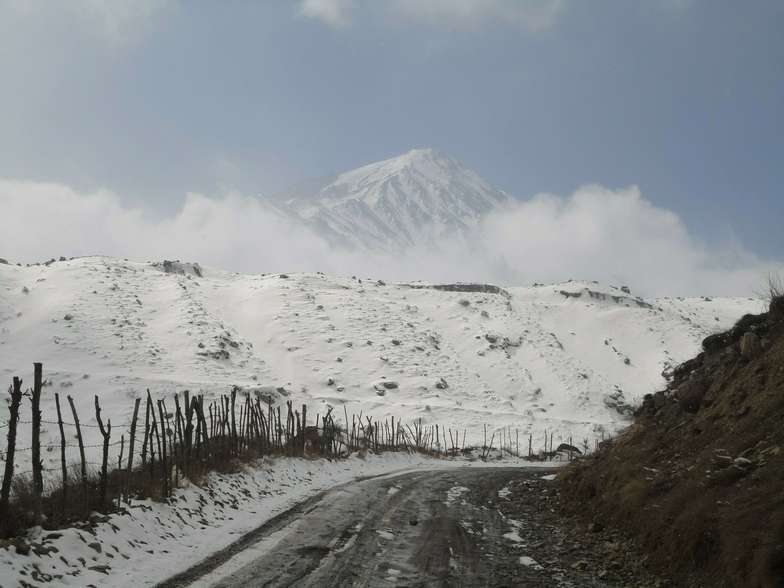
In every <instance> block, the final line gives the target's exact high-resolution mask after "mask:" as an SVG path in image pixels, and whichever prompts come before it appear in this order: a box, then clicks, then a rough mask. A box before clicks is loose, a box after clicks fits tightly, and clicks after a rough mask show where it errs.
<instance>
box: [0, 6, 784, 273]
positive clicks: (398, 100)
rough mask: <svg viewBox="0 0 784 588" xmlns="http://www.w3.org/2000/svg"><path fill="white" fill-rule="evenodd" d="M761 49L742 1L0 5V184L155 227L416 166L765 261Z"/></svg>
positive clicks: (768, 249)
mask: <svg viewBox="0 0 784 588" xmlns="http://www.w3.org/2000/svg"><path fill="white" fill-rule="evenodd" d="M783 30H784V3H781V2H778V1H766V0H757V1H751V2H732V1H724V0H710V1H708V0H702V1H701V0H650V1H646V2H627V1H610V0H606V1H605V0H597V1H593V2H584V1H578V0H484V1H482V0H430V1H429V2H415V1H413V0H377V1H373V2H364V1H362V0H305V1H304V2H303V1H299V0H298V1H291V2H284V1H272V0H270V1H267V2H251V1H245V0H234V1H232V2H177V1H175V0H151V1H141V2H124V1H120V0H117V1H108V0H74V1H73V2H69V3H57V4H56V3H48V2H42V1H41V2H39V1H37V0H31V1H30V2H22V1H21V0H0V38H2V39H3V41H2V46H1V48H0V69H2V72H3V77H4V83H3V87H4V91H3V92H1V93H0V153H2V157H0V177H2V178H6V179H14V180H29V181H37V182H42V181H47V182H57V183H59V184H63V185H67V186H69V187H71V188H73V189H75V190H83V191H91V190H97V189H107V190H111V191H112V192H114V193H116V194H119V195H120V198H121V199H122V201H123V202H124V203H127V204H128V206H138V207H142V208H143V209H144V210H145V214H148V215H152V216H155V215H164V216H165V215H166V214H171V213H172V212H173V211H175V210H177V209H178V208H179V207H180V206H181V205H182V202H183V200H184V198H185V194H186V192H192V191H195V192H201V193H204V194H217V193H219V192H221V191H224V190H227V189H233V190H239V191H241V192H243V193H246V194H254V193H274V192H276V191H278V190H281V189H283V188H285V187H287V186H288V185H290V184H292V183H294V182H296V181H298V180H301V179H304V178H308V177H315V176H320V175H326V174H331V173H334V172H336V171H340V170H345V169H349V168H353V167H357V166H359V165H361V164H363V163H367V162H370V161H374V160H378V159H383V158H386V157H389V156H393V155H396V154H398V153H401V152H404V151H407V150H408V149H410V148H412V147H422V146H432V147H436V148H438V149H439V150H441V151H443V152H446V153H449V154H451V155H453V156H455V157H457V158H458V159H460V160H462V161H463V162H465V163H466V164H468V165H469V166H470V167H473V168H474V169H476V170H477V171H478V172H479V173H480V174H481V175H483V176H484V177H485V178H486V179H488V180H489V181H490V182H491V183H493V184H495V185H496V186H498V187H500V188H502V189H505V190H507V191H508V192H510V193H512V194H514V195H516V196H518V197H520V198H524V199H525V198H530V197H532V196H533V195H535V194H537V193H540V192H551V193H556V194H561V195H565V194H569V193H571V192H572V191H574V190H575V189H576V188H578V187H579V186H580V185H583V184H586V183H598V184H601V185H603V186H606V187H608V188H622V187H625V186H629V185H638V186H639V187H640V189H641V191H642V194H643V195H644V197H645V198H646V199H647V200H649V201H650V202H652V203H653V204H654V205H656V206H659V207H661V208H665V209H668V210H671V211H673V212H675V213H676V214H677V215H678V216H679V217H680V218H681V219H682V220H683V221H684V222H685V223H686V225H687V226H688V227H689V230H690V231H691V233H692V235H693V237H694V238H695V239H697V240H699V241H701V242H708V243H712V242H722V243H724V242H727V241H737V242H740V243H742V244H743V245H744V246H745V247H746V248H747V249H748V250H749V251H751V252H753V253H755V254H756V255H758V256H761V257H763V258H773V259H780V258H781V257H782V255H781V251H782V249H784V232H783V231H781V224H782V220H783V219H784V195H782V185H784V35H782V34H781V32H782V31H783Z"/></svg>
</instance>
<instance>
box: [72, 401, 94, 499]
mask: <svg viewBox="0 0 784 588" xmlns="http://www.w3.org/2000/svg"><path fill="white" fill-rule="evenodd" d="M68 404H70V405H71V414H73V419H74V425H75V426H76V439H77V441H78V442H79V457H80V458H81V460H82V491H83V492H84V506H85V514H89V513H90V493H89V489H88V488H87V461H86V460H85V459H84V441H83V440H82V427H81V426H80V425H79V415H78V414H77V413H76V407H75V406H74V401H73V398H71V397H70V396H69V397H68Z"/></svg>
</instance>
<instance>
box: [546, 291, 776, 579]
mask: <svg viewBox="0 0 784 588" xmlns="http://www.w3.org/2000/svg"><path fill="white" fill-rule="evenodd" d="M783 306H784V300H782V299H781V298H779V299H778V300H776V299H774V303H772V304H771V310H770V312H768V313H766V314H762V315H747V316H745V317H743V318H742V319H741V320H740V321H739V322H738V323H737V324H736V326H735V327H733V328H732V329H731V330H729V331H727V332H725V333H721V334H718V335H712V336H710V337H708V338H707V339H706V340H705V341H704V342H703V348H704V351H703V353H700V354H699V355H698V356H697V357H696V358H694V359H691V360H689V361H687V362H686V363H684V364H683V365H681V366H679V367H678V368H677V369H676V370H675V372H674V374H673V378H672V381H671V382H670V385H669V386H668V387H667V389H666V390H664V391H660V392H656V393H655V394H649V395H648V396H646V398H645V400H644V402H643V405H642V407H641V408H640V409H639V410H638V411H637V414H636V419H635V422H634V424H633V425H632V426H631V427H630V428H629V429H628V430H627V431H625V432H624V433H623V434H622V435H620V436H619V437H618V438H617V439H615V440H613V441H612V442H608V443H606V444H605V445H604V446H603V447H602V448H601V449H600V451H598V452H597V453H596V454H595V455H594V456H592V457H590V458H588V459H586V460H582V461H581V462H579V463H576V464H574V465H573V466H571V467H570V468H568V469H567V470H566V471H564V472H563V473H562V474H561V475H560V476H559V484H560V493H561V497H562V502H563V506H564V508H565V509H566V510H567V511H571V512H577V513H581V516H582V517H584V518H585V521H586V523H595V524H596V525H610V526H613V527H617V528H620V529H622V530H624V531H626V532H627V533H628V534H629V535H631V536H632V537H634V538H635V539H636V541H637V542H638V543H639V545H640V547H642V548H643V549H644V550H645V551H646V552H647V553H648V554H649V564H650V566H651V567H652V568H653V569H654V570H656V571H658V572H660V573H663V574H664V575H666V576H668V577H671V578H673V580H674V582H675V584H676V585H679V586H729V587H734V586H739V587H740V586H743V587H752V586H756V587H766V588H767V587H784V308H782V307H783Z"/></svg>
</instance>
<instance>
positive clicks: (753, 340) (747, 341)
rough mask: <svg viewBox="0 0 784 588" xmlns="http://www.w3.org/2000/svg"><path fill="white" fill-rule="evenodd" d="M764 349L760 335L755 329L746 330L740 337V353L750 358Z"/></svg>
mask: <svg viewBox="0 0 784 588" xmlns="http://www.w3.org/2000/svg"><path fill="white" fill-rule="evenodd" d="M760 349H762V345H761V344H760V338H759V336H758V335H757V334H756V333H755V332H753V331H746V332H745V333H744V334H743V337H741V338H740V354H741V355H742V356H743V357H745V358H746V359H750V358H752V357H754V356H755V355H757V353H759V351H760Z"/></svg>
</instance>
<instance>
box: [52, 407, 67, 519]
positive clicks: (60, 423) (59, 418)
mask: <svg viewBox="0 0 784 588" xmlns="http://www.w3.org/2000/svg"><path fill="white" fill-rule="evenodd" d="M54 403H55V405H56V406H57V426H58V427H59V428H60V469H61V470H62V476H63V497H62V498H63V500H62V511H63V515H65V508H66V506H67V504H68V468H67V467H66V464H65V431H64V430H63V415H62V412H60V395H59V394H57V393H56V392H55V395H54Z"/></svg>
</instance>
